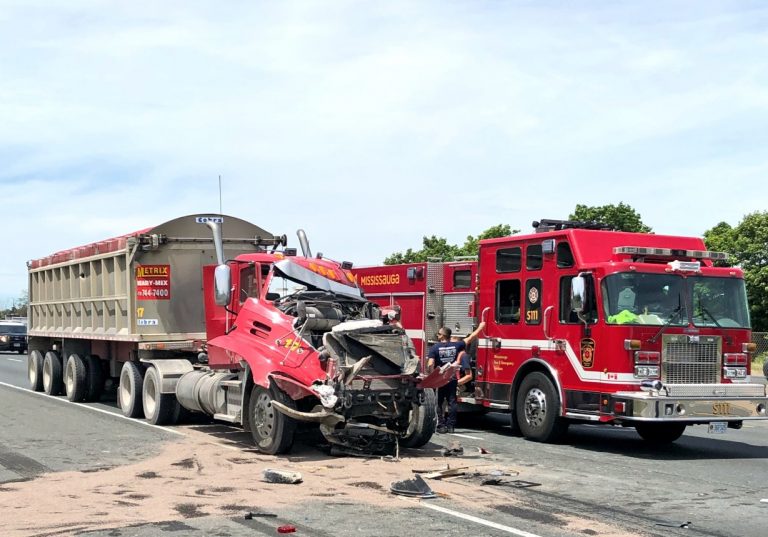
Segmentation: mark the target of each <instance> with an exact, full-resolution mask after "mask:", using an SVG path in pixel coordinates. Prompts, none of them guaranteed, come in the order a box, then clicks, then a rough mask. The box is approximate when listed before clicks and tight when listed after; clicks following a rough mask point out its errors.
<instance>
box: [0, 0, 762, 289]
mask: <svg viewBox="0 0 768 537" xmlns="http://www.w3.org/2000/svg"><path fill="white" fill-rule="evenodd" d="M766 19H768V12H766V10H765V8H763V7H762V6H761V5H760V4H756V6H755V7H753V6H751V5H749V4H738V5H736V4H734V5H722V4H719V3H706V2H695V3H682V4H675V5H673V6H671V5H669V4H668V3H664V2H659V3H656V4H647V3H644V4H639V5H634V6H633V5H626V4H615V5H611V6H608V7H606V6H595V8H594V11H593V10H592V9H591V7H590V5H588V4H583V3H581V4H576V5H574V6H567V5H566V6H565V7H563V6H562V5H557V4H548V3H538V2H537V3H527V2H518V3H501V4H499V3H478V2H471V1H466V2H453V3H449V4H446V3H445V2H437V1H435V2H420V3H413V2H387V3H384V4H381V5H375V4H370V3H363V2H356V1H347V2H334V3H328V2H290V3H252V2H228V3H226V4H221V3H219V2H162V3H156V2H132V3H122V2H113V3H103V2H96V1H91V0H80V1H69V2H50V1H49V2H29V1H25V2H20V1H17V2H14V1H2V0H0V72H1V73H2V81H1V82H0V163H2V166H1V167H0V186H2V189H3V199H4V200H5V204H4V205H5V218H6V220H7V221H11V222H17V223H18V228H19V231H23V232H20V233H18V234H16V235H13V236H12V237H6V238H7V239H8V240H10V241H11V244H10V245H8V244H7V243H6V251H7V252H11V253H10V254H8V255H6V256H4V258H3V259H2V260H0V295H3V294H4V295H6V296H7V295H13V296H15V295H18V292H19V290H20V289H21V288H23V287H24V286H25V281H26V280H25V272H24V261H25V260H27V259H30V258H33V257H39V256H42V255H46V254H48V253H51V252H53V251H54V250H60V249H63V248H67V247H71V246H74V245H77V244H81V243H87V242H90V241H94V240H99V239H101V238H104V237H107V236H111V235H116V234H121V233H125V232H128V231H131V230H135V229H138V228H143V227H147V226H150V225H154V224H158V223H160V222H162V221H165V220H168V219H171V218H175V217H177V216H180V215H184V214H191V213H195V212H205V211H211V210H216V209H218V201H219V200H218V185H217V179H216V178H217V176H218V175H219V174H222V175H223V177H224V193H223V207H224V212H225V213H229V214H232V215H234V216H238V217H241V218H244V219H246V220H250V221H253V222H254V223H256V224H258V225H260V226H262V227H264V228H266V229H268V230H271V231H274V232H279V233H287V234H289V236H290V237H291V239H292V242H293V243H294V244H295V242H296V241H295V240H293V238H294V237H295V234H294V230H295V229H296V228H298V227H303V228H304V229H306V231H307V232H308V234H309V237H310V240H311V241H312V244H313V249H315V250H321V251H323V252H324V253H326V254H327V255H329V256H331V257H338V258H345V259H351V260H353V261H355V262H358V263H375V262H377V261H380V260H381V259H383V258H384V257H385V256H387V255H389V254H390V253H392V252H394V251H402V250H405V249H406V248H408V247H413V248H418V247H419V246H420V243H421V237H422V236H424V235H432V234H435V235H438V236H445V237H447V238H448V239H449V240H451V241H453V242H461V241H463V240H464V238H465V237H466V236H467V235H469V234H473V235H474V234H477V233H479V232H481V231H482V230H484V229H486V228H487V227H490V226H491V225H495V224H498V223H509V224H511V225H512V227H513V228H521V229H523V230H528V229H530V227H529V226H530V222H531V221H532V220H535V219H540V218H564V217H566V216H567V215H568V214H569V213H570V212H571V211H572V210H573V208H574V207H575V205H576V203H586V204H588V205H601V204H605V203H618V202H619V201H625V202H627V203H629V204H630V205H632V206H633V207H635V208H636V209H637V210H638V211H639V212H640V213H641V214H642V215H643V217H644V219H645V221H646V223H647V224H649V225H651V226H652V227H654V229H656V230H657V231H660V232H661V231H663V232H669V233H676V232H682V233H692V234H700V233H702V232H703V231H704V230H705V229H707V228H709V227H711V226H713V225H715V224H716V223H717V222H719V221H721V220H726V221H729V222H730V223H732V224H735V223H737V221H738V220H739V219H740V217H741V216H743V214H746V213H747V212H749V211H752V210H761V209H764V208H766V206H768V203H766V202H767V201H768V196H766V195H765V194H764V188H762V184H763V182H764V181H763V177H764V175H765V174H764V172H765V169H766V167H767V166H768V157H766V155H765V154H764V150H763V148H764V147H765V143H766V142H768V139H767V138H768V134H765V133H764V132H763V131H764V129H763V128H762V126H764V124H765V122H766V119H768V117H767V116H768V97H766V93H765V91H764V88H765V86H766V82H768V80H766V79H767V78H768V74H767V73H768V70H766V57H768V54H766V52H767V51H766V48H767V47H768V39H767V38H766V37H765V34H764V33H763V32H762V30H761V28H763V27H764V23H765V22H766ZM703 185H707V186H706V187H703ZM734 185H738V188H733V186H734ZM737 193H738V194H740V195H738V196H737V195H735V194H737ZM693 208H696V210H693ZM702 208H704V209H702Z"/></svg>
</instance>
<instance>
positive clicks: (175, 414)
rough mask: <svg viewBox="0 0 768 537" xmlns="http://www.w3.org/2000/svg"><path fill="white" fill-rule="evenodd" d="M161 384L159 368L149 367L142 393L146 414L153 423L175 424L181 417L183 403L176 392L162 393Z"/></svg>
mask: <svg viewBox="0 0 768 537" xmlns="http://www.w3.org/2000/svg"><path fill="white" fill-rule="evenodd" d="M161 386H162V384H161V381H160V375H159V373H158V372H157V369H155V368H154V367H150V368H149V369H147V372H146V373H145V374H144V387H143V391H142V394H141V400H142V404H143V405H144V415H145V416H146V417H147V421H149V423H151V424H152V425H173V424H175V423H176V422H177V421H178V419H179V414H180V413H181V405H180V404H179V401H178V399H176V394H175V393H160V389H161Z"/></svg>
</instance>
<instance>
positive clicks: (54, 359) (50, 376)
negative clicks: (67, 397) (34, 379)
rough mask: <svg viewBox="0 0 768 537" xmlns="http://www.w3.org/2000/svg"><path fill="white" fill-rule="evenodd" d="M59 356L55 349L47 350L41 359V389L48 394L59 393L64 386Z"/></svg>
mask: <svg viewBox="0 0 768 537" xmlns="http://www.w3.org/2000/svg"><path fill="white" fill-rule="evenodd" d="M62 369H63V368H62V365H61V356H59V353H58V352H56V351H48V352H46V353H45V358H44V359H43V391H45V393H47V394H48V395H59V394H61V390H62V388H63V387H64V375H63V374H62Z"/></svg>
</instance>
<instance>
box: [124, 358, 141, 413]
mask: <svg viewBox="0 0 768 537" xmlns="http://www.w3.org/2000/svg"><path fill="white" fill-rule="evenodd" d="M143 380H144V379H143V376H142V371H141V368H139V366H138V365H136V364H135V363H133V362H125V363H124V364H123V369H122V370H121V371H120V386H118V388H117V401H118V402H119V403H120V408H121V410H122V411H123V415H124V416H127V417H129V418H143V417H144V416H143V412H144V408H143V406H142V404H141V386H142V384H143Z"/></svg>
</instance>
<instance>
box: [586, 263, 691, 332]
mask: <svg viewBox="0 0 768 537" xmlns="http://www.w3.org/2000/svg"><path fill="white" fill-rule="evenodd" d="M601 287H602V291H603V311H604V313H605V319H606V322H607V323H608V324H646V325H657V326H661V325H670V326H685V325H687V324H688V314H687V311H686V310H687V302H686V299H685V280H684V279H683V278H682V277H681V276H677V275H670V274H643V273H637V272H622V273H619V274H611V275H610V276H607V277H605V278H604V279H603V281H602V284H601Z"/></svg>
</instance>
